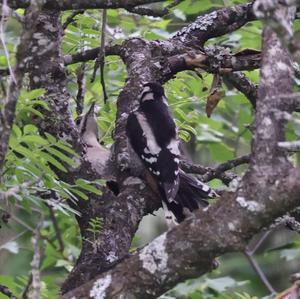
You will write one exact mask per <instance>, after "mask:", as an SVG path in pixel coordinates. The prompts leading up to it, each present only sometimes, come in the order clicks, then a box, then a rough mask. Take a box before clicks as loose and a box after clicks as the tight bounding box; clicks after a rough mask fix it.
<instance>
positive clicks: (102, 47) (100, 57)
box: [91, 9, 108, 103]
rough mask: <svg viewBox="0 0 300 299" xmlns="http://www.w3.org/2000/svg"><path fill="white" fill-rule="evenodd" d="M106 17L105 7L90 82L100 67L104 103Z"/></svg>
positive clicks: (105, 97)
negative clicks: (99, 40) (97, 50)
mask: <svg viewBox="0 0 300 299" xmlns="http://www.w3.org/2000/svg"><path fill="white" fill-rule="evenodd" d="M106 19H107V12H106V9H103V11H102V26H101V42H100V49H99V53H98V57H97V59H96V62H95V65H94V71H93V75H92V78H91V82H94V81H95V77H96V73H97V70H98V68H99V67H100V82H101V85H102V91H103V99H104V103H106V100H107V99H108V97H107V93H106V87H105V81H104V65H105V28H106Z"/></svg>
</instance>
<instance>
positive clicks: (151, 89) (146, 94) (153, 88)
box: [139, 82, 165, 103]
mask: <svg viewBox="0 0 300 299" xmlns="http://www.w3.org/2000/svg"><path fill="white" fill-rule="evenodd" d="M163 98H165V91H164V88H163V87H162V85H161V84H160V83H158V82H148V83H145V84H144V85H143V90H142V92H141V94H140V97H139V99H140V102H141V103H143V102H145V101H148V100H156V99H157V100H160V99H163Z"/></svg>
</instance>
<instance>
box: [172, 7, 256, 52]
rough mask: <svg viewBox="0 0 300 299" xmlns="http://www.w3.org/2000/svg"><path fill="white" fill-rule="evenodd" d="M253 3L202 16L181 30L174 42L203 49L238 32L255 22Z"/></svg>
mask: <svg viewBox="0 0 300 299" xmlns="http://www.w3.org/2000/svg"><path fill="white" fill-rule="evenodd" d="M255 19H256V17H255V15H254V14H253V11H252V2H251V3H247V4H242V5H236V6H235V7H234V9H232V7H225V8H223V9H219V10H217V11H213V12H212V13H210V14H207V15H205V16H200V17H198V18H197V19H196V21H195V22H193V23H192V24H190V25H189V26H187V27H185V28H183V29H182V30H180V31H179V32H178V33H177V34H176V35H175V37H174V38H173V40H180V41H181V42H183V43H185V44H188V45H189V46H192V47H195V46H196V47H201V46H203V45H204V43H205V42H206V41H207V40H208V39H210V38H213V37H217V36H221V35H224V34H226V33H228V32H232V31H235V30H237V29H238V28H240V27H242V26H244V25H245V24H246V23H247V22H249V21H253V20H255Z"/></svg>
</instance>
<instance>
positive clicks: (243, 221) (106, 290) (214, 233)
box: [61, 170, 300, 299]
mask: <svg viewBox="0 0 300 299" xmlns="http://www.w3.org/2000/svg"><path fill="white" fill-rule="evenodd" d="M299 179H300V172H299V171H298V170H292V171H291V173H290V174H289V175H288V176H287V177H285V178H282V179H280V180H279V184H280V186H281V188H280V190H278V188H277V187H275V188H273V189H272V190H269V191H270V194H269V195H270V196H272V199H273V200H272V201H270V200H269V199H268V198H264V200H263V198H260V199H262V200H261V202H260V204H259V205H258V206H256V205H254V204H253V205H252V203H251V202H248V204H246V205H243V202H241V200H240V199H239V197H236V195H235V194H233V193H228V194H226V195H224V196H222V198H221V199H220V200H219V202H218V203H217V204H216V205H215V206H212V207H210V208H209V209H208V211H207V212H204V211H198V212H197V213H196V214H195V216H194V217H192V218H189V219H188V220H186V221H184V222H183V223H182V224H181V225H179V226H178V227H176V228H175V229H173V230H171V231H168V232H167V233H165V234H163V235H161V236H160V237H158V238H157V239H155V240H154V241H153V242H152V243H150V244H149V245H148V246H146V247H145V248H143V249H142V250H140V251H139V252H137V253H136V254H135V255H134V256H132V257H130V258H128V259H126V260H124V261H123V262H121V263H120V264H119V265H117V266H116V267H115V268H114V269H112V270H110V271H108V272H107V273H105V274H103V275H101V276H99V277H98V278H97V279H95V280H93V281H91V282H89V283H87V284H85V285H83V286H81V287H80V288H78V289H75V290H73V291H71V292H69V293H68V294H66V295H65V296H63V297H62V298H61V299H70V298H72V297H73V296H75V297H76V298H82V299H85V298H90V297H89V296H90V294H93V295H91V297H92V298H97V295H98V296H100V294H101V295H102V296H103V298H118V296H120V297H122V295H123V296H124V298H145V299H148V298H149V299H150V298H156V297H157V296H159V295H160V294H162V293H163V292H165V291H166V290H168V289H169V288H170V287H171V286H173V285H175V284H176V283H178V282H179V281H182V280H184V279H187V278H191V277H198V276H199V275H201V274H204V273H205V272H208V271H211V270H212V261H213V259H214V258H215V257H217V256H219V255H221V254H224V253H225V252H231V251H240V250H244V249H245V247H246V242H248V241H249V239H250V238H251V237H252V236H253V235H254V234H255V233H257V232H259V231H260V229H261V228H262V227H264V226H268V225H269V224H271V222H272V221H273V219H275V218H277V217H278V216H280V215H281V214H284V213H285V212H286V210H287V209H292V208H293V207H296V206H297V205H298V204H299V200H300V197H299V194H300V193H299V192H300V188H299V184H298V180H299ZM287 190H290V192H288V193H286V191H287ZM278 192H279V193H278ZM290 196H292V198H291V197H290ZM273 201H274V202H275V201H276V205H275V206H274V204H273ZM245 203H246V201H245ZM215 219H218V223H216V221H215ZM199 227H201V229H199ZM183 265H184V266H183ZM128 273H130V275H129V274H128ZM126 296H127V297H126Z"/></svg>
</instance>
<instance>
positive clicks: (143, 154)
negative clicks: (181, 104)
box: [126, 83, 216, 223]
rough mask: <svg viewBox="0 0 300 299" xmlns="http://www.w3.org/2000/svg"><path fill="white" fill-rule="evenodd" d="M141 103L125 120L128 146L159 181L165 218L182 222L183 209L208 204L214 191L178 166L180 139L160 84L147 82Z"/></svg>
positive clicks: (189, 209) (184, 211)
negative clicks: (207, 199) (129, 144)
mask: <svg viewBox="0 0 300 299" xmlns="http://www.w3.org/2000/svg"><path fill="white" fill-rule="evenodd" d="M139 100H140V105H139V108H138V109H137V110H136V111H133V112H132V113H131V114H130V115H129V116H128V120H127V126H126V132H127V136H128V138H129V140H130V143H131V146H132V148H133V149H134V151H135V152H136V153H137V155H138V156H139V157H140V158H141V160H142V161H143V163H144V164H145V166H146V167H147V169H148V170H149V171H150V173H151V174H152V176H153V177H154V178H155V179H156V181H157V182H158V187H159V190H160V193H161V196H162V199H163V207H164V210H165V216H166V219H167V222H169V223H171V222H175V223H178V222H181V221H182V220H183V219H184V218H185V216H186V215H185V214H186V210H185V209H187V210H188V211H191V212H192V211H193V210H195V209H197V208H198V207H199V205H202V206H205V205H207V201H206V200H205V199H206V198H209V197H215V196H216V194H215V192H214V191H212V190H211V189H210V188H209V187H208V186H207V185H205V184H203V183H202V182H200V181H199V180H197V179H195V178H194V177H191V176H188V175H186V174H185V173H184V172H183V171H182V170H180V169H179V161H180V160H179V159H180V150H179V139H178V136H177V128H176V125H175V122H174V120H173V118H172V116H171V113H170V110H169V107H168V102H167V99H166V96H165V94H164V89H163V87H162V86H161V85H160V84H158V83H146V84H145V85H144V88H143V90H142V92H141V94H140V97H139Z"/></svg>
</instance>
